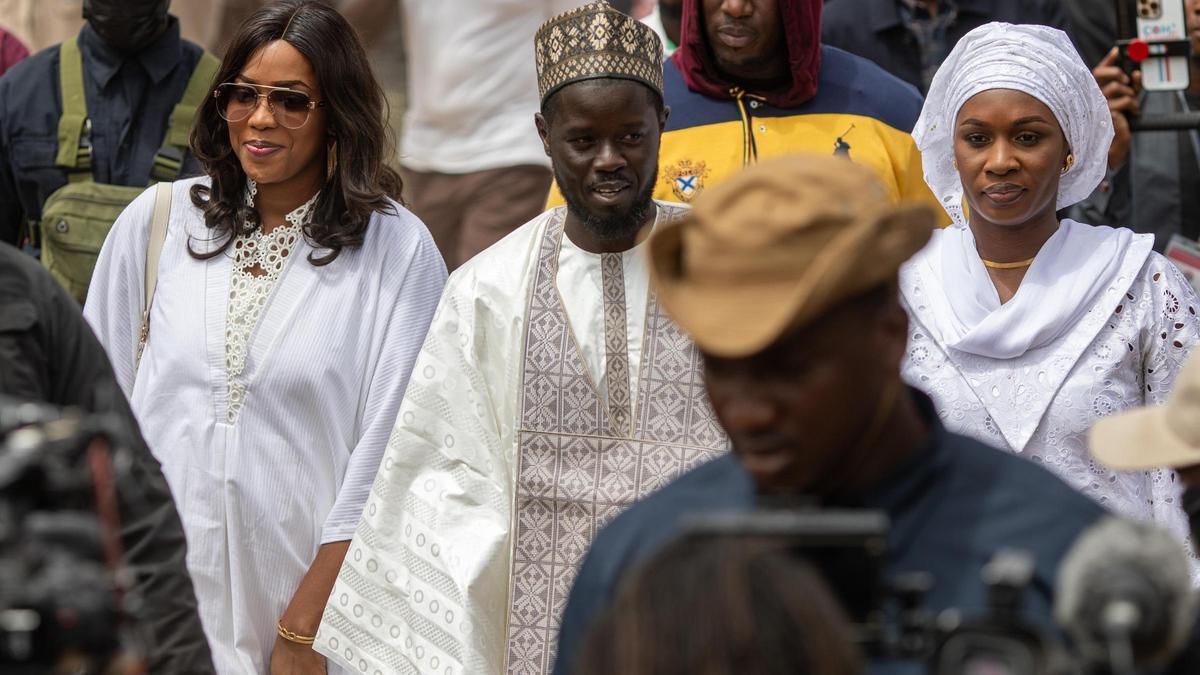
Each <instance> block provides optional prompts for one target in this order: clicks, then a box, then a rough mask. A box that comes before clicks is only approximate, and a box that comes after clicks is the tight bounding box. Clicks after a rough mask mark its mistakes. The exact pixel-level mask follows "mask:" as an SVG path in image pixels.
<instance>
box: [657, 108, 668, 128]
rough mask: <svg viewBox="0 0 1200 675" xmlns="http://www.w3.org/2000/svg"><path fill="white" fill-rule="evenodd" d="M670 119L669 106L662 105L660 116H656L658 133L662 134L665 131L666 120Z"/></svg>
mask: <svg viewBox="0 0 1200 675" xmlns="http://www.w3.org/2000/svg"><path fill="white" fill-rule="evenodd" d="M670 117H671V106H669V105H664V106H663V109H662V114H660V115H659V116H658V133H660V134H661V133H662V132H664V131H666V129H667V120H668V119H670Z"/></svg>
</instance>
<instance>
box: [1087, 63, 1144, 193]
mask: <svg viewBox="0 0 1200 675" xmlns="http://www.w3.org/2000/svg"><path fill="white" fill-rule="evenodd" d="M1118 56H1119V52H1118V50H1117V48H1116V47H1113V49H1112V51H1110V52H1109V53H1108V55H1107V56H1105V57H1104V60H1103V61H1101V62H1100V65H1098V66H1096V68H1095V69H1094V70H1093V71H1092V77H1095V78H1096V84H1098V85H1100V91H1102V92H1103V93H1104V98H1106V99H1108V112H1109V114H1111V115H1112V121H1113V132H1114V135H1113V142H1112V146H1111V147H1110V148H1109V149H1108V169H1109V171H1115V170H1117V169H1119V168H1121V166H1122V165H1123V164H1125V160H1127V159H1129V145H1130V141H1131V140H1132V138H1133V130H1132V129H1131V128H1130V127H1129V117H1128V115H1134V116H1137V115H1140V114H1141V112H1142V107H1141V102H1140V101H1139V100H1138V96H1139V95H1140V94H1141V90H1142V73H1141V71H1135V72H1134V73H1133V77H1132V78H1130V77H1129V75H1126V74H1125V71H1123V70H1121V67H1120V66H1118V65H1117V57H1118Z"/></svg>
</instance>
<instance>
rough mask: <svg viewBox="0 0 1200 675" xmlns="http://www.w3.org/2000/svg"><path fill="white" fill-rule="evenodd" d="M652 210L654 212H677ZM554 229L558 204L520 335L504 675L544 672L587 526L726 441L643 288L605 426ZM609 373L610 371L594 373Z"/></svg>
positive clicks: (689, 352)
mask: <svg viewBox="0 0 1200 675" xmlns="http://www.w3.org/2000/svg"><path fill="white" fill-rule="evenodd" d="M659 208H660V209H664V210H665V211H666V213H664V214H663V215H662V216H661V217H663V218H673V217H677V216H678V215H679V210H677V209H666V207H663V206H660V207H659ZM562 226H563V215H562V212H561V211H560V212H559V213H558V214H556V215H554V216H552V220H551V222H550V224H548V225H547V228H546V234H545V239H544V240H543V244H542V247H541V250H540V254H539V262H538V265H537V273H536V277H535V280H534V288H533V291H532V296H531V298H530V305H529V307H530V309H529V315H528V328H527V335H526V356H525V366H524V380H523V387H522V389H523V391H522V401H523V402H522V421H521V433H520V441H519V447H518V468H517V498H516V505H515V506H516V532H515V534H514V546H513V568H512V570H513V571H512V575H513V576H512V579H511V581H510V583H511V588H510V598H511V605H510V608H509V620H508V649H507V653H506V654H507V655H506V660H507V672H509V673H520V674H523V675H540V674H542V673H548V672H550V670H551V668H552V666H553V664H554V657H555V641H556V638H557V633H558V625H559V620H560V617H561V616H562V610H563V607H564V606H565V604H566V599H567V594H568V593H569V591H570V588H571V584H572V582H573V581H574V578H575V574H576V568H577V567H578V565H579V563H580V561H581V560H582V558H583V555H584V553H585V552H586V551H587V547H588V545H589V544H590V543H591V540H592V538H593V537H594V536H595V535H596V532H597V531H598V530H599V529H600V528H601V527H603V526H604V524H606V523H607V522H608V521H609V520H611V519H612V518H613V517H615V516H616V515H617V514H618V513H620V511H621V510H623V509H625V508H626V507H628V506H629V505H630V504H631V503H633V502H634V501H636V500H637V499H640V498H641V497H643V496H645V495H647V494H649V493H650V492H652V491H654V490H656V489H658V488H659V487H661V486H662V485H664V484H666V483H667V482H669V481H670V480H671V479H673V478H675V477H676V476H678V475H679V474H681V473H683V472H684V471H687V470H688V469H690V468H692V467H694V466H696V465H698V464H700V463H702V462H704V461H707V460H708V459H711V458H712V457H715V456H716V455H717V454H718V453H720V452H721V451H722V450H724V449H725V447H726V441H725V437H724V435H723V434H722V433H721V432H720V430H719V427H718V426H717V424H716V419H715V416H714V415H713V413H712V410H711V408H710V407H709V405H708V400H707V398H706V397H705V395H704V390H703V383H702V381H701V369H700V357H699V353H698V352H697V350H696V349H695V347H694V346H693V345H692V343H691V341H690V340H688V339H687V337H686V336H685V335H683V333H682V331H680V330H679V329H678V328H677V327H676V326H675V325H674V324H673V323H672V322H671V321H670V320H669V319H668V318H667V317H666V315H665V313H663V312H662V310H661V308H660V307H659V306H658V303H657V301H656V299H655V298H654V297H653V296H651V297H650V298H649V303H648V309H647V316H646V329H645V339H644V341H643V345H644V346H643V353H642V359H641V373H640V374H639V380H638V387H637V391H638V400H637V402H636V405H634V406H633V409H634V411H635V412H636V414H635V415H634V417H633V419H632V420H631V422H632V424H631V427H632V429H633V433H632V434H630V433H628V432H622V433H616V432H615V429H614V425H613V423H612V418H611V417H610V416H609V414H608V410H606V408H605V406H604V405H603V403H602V401H601V399H600V397H599V396H598V394H597V392H596V389H595V385H594V384H593V383H592V381H591V380H590V377H589V376H588V374H587V371H586V368H585V366H584V364H583V360H582V358H581V357H580V356H579V353H578V349H577V347H576V346H575V343H574V340H573V338H572V337H571V334H570V328H569V325H568V323H567V318H566V312H565V311H564V310H563V308H562V304H561V302H560V300H559V296H558V290H557V288H556V287H555V285H554V279H555V276H556V274H557V267H558V265H557V262H558V255H559V248H558V242H559V241H560V237H561V236H562V235H561V233H562ZM606 295H607V292H606ZM613 295H614V299H615V289H614V290H613ZM622 296H623V290H622ZM607 299H608V298H607V297H606V300H607ZM621 306H622V307H624V298H623V297H622V302H621ZM606 318H607V317H606ZM606 332H607V331H606ZM609 348H610V347H609V346H608V345H606V349H609ZM626 363H627V361H626ZM626 367H628V366H626ZM614 378H618V379H619V377H618V376H617V374H615V373H613V372H611V371H610V372H609V373H608V376H607V378H606V379H607V380H608V381H609V382H613V381H614ZM624 381H626V382H628V377H627V376H626V377H625V380H624ZM612 394H613V392H612V390H611V389H610V390H609V397H610V400H611V397H612ZM628 428H630V427H626V429H628Z"/></svg>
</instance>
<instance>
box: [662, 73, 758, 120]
mask: <svg viewBox="0 0 1200 675" xmlns="http://www.w3.org/2000/svg"><path fill="white" fill-rule="evenodd" d="M663 103H664V104H666V106H667V107H669V108H670V109H671V114H670V116H669V117H667V128H666V129H665V130H664V133H669V132H672V131H680V130H683V129H691V128H693V127H701V126H705V125H709V124H719V123H721V122H731V121H734V120H738V119H740V113H738V111H737V106H736V105H734V104H733V102H732V101H730V100H723V99H717V98H713V97H711V96H706V95H704V94H701V93H699V92H695V91H692V90H691V89H689V88H688V86H687V81H686V80H684V78H683V73H682V72H681V71H680V70H679V64H678V63H677V62H676V59H675V58H674V57H670V58H668V59H667V60H666V61H665V62H664V63H663Z"/></svg>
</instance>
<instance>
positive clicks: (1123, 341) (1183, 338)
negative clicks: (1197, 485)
mask: <svg viewBox="0 0 1200 675" xmlns="http://www.w3.org/2000/svg"><path fill="white" fill-rule="evenodd" d="M1146 245H1147V246H1148V245H1149V244H1148V243H1147V244H1146ZM920 256H921V254H918V257H917V258H914V261H916V260H918V259H919V258H920ZM1143 260H1144V262H1143ZM924 269H925V268H924V267H922V266H921V265H920V264H914V263H913V262H910V263H908V264H907V265H906V266H905V267H904V268H903V270H902V271H901V275H900V285H901V292H902V295H903V300H904V304H905V306H906V309H907V310H908V313H909V317H910V319H911V321H910V326H909V341H908V354H907V356H906V358H905V361H904V364H903V373H904V376H905V378H906V379H907V380H908V381H909V383H910V384H912V385H913V386H915V387H917V388H919V389H921V390H923V391H925V392H926V393H928V394H929V395H930V396H931V397H932V398H933V400H934V404H935V405H936V406H937V410H938V415H939V417H941V419H942V422H943V423H944V424H945V425H946V427H947V428H948V429H950V430H952V431H954V432H957V433H960V434H964V435H967V436H971V437H973V438H976V439H979V440H980V441H983V442H984V443H987V444H989V445H992V446H995V447H998V448H1002V449H1005V450H1008V451H1010V452H1013V453H1016V454H1018V455H1020V456H1022V457H1025V458H1027V459H1029V460H1031V461H1034V462H1037V463H1040V464H1042V465H1044V466H1045V467H1046V468H1047V469H1049V470H1051V471H1053V472H1054V473H1056V474H1057V475H1058V476H1059V477H1060V478H1062V479H1063V480H1064V481H1066V482H1067V483H1068V484H1069V485H1071V486H1072V487H1074V488H1075V489H1077V490H1079V491H1080V492H1082V493H1084V494H1086V495H1088V496H1089V497H1092V498H1093V499H1095V500H1096V501H1098V502H1100V503H1101V504H1103V505H1104V506H1106V507H1108V508H1109V509H1111V510H1113V511H1115V512H1117V513H1119V514H1121V515H1124V516H1128V517H1131V518H1135V519H1139V520H1146V521H1154V522H1155V523H1157V524H1159V525H1161V526H1163V527H1166V528H1167V529H1169V530H1170V531H1171V532H1173V533H1174V534H1176V535H1177V536H1178V537H1179V538H1180V540H1181V541H1183V540H1186V539H1187V536H1188V526H1187V518H1186V516H1185V515H1184V513H1183V511H1182V508H1181V506H1180V502H1179V496H1180V493H1181V486H1180V485H1179V483H1178V482H1177V480H1176V478H1175V475H1174V473H1173V472H1171V471H1169V470H1155V471H1145V472H1140V471H1139V472H1120V471H1113V470H1111V469H1108V468H1106V467H1104V466H1102V465H1100V464H1098V463H1097V462H1096V461H1095V460H1093V459H1092V455H1091V452H1090V451H1089V450H1088V444H1087V433H1088V430H1089V429H1091V427H1092V425H1093V424H1094V423H1095V421H1096V420H1097V419H1099V418H1100V417H1103V416H1105V415H1109V414H1112V413H1114V412H1118V411H1121V410H1126V409H1129V408H1135V407H1138V406H1142V405H1156V404H1159V403H1162V402H1163V401H1165V400H1166V396H1167V393H1168V392H1169V391H1170V389H1171V386H1172V385H1173V384H1174V382H1175V377H1176V375H1177V374H1178V372H1179V370H1180V368H1181V366H1182V364H1183V362H1184V360H1185V359H1186V357H1187V355H1188V353H1189V351H1190V350H1191V349H1192V346H1193V345H1194V344H1195V342H1196V339H1197V336H1198V335H1200V317H1198V316H1197V312H1200V301H1198V300H1197V298H1196V295H1195V293H1193V292H1192V290H1191V287H1190V286H1189V285H1188V283H1187V281H1186V280H1185V279H1184V278H1183V275H1181V274H1180V273H1179V271H1178V270H1177V269H1176V268H1175V266H1174V265H1172V264H1171V263H1170V262H1168V261H1167V259H1166V258H1163V257H1162V256H1160V255H1158V254H1157V253H1150V254H1149V256H1148V257H1145V258H1136V259H1134V260H1132V261H1129V263H1128V264H1126V265H1124V267H1123V269H1122V270H1121V273H1120V275H1119V276H1118V277H1117V278H1116V279H1115V281H1114V283H1112V284H1110V286H1109V287H1108V288H1107V289H1106V291H1105V292H1103V293H1102V294H1101V295H1100V296H1099V299H1098V300H1097V301H1096V302H1095V303H1094V305H1093V306H1092V307H1091V309H1090V311H1088V312H1087V313H1086V314H1085V315H1084V316H1083V318H1082V319H1081V320H1080V321H1078V322H1077V323H1076V324H1075V325H1074V326H1073V327H1071V328H1070V330H1068V331H1067V332H1066V333H1065V334H1064V335H1062V336H1061V337H1060V338H1058V339H1056V340H1055V341H1053V342H1051V343H1050V344H1048V345H1046V346H1044V347H1040V348H1036V349H1031V350H1029V351H1028V352H1026V353H1024V354H1022V355H1020V356H1018V357H1015V358H1011V359H996V358H988V357H985V356H980V355H976V354H969V353H967V352H963V351H959V350H956V349H953V348H951V347H948V346H946V345H945V344H942V343H941V341H940V340H939V339H938V337H937V335H938V332H937V330H936V329H935V328H934V326H935V325H936V319H935V318H934V315H933V308H932V307H931V305H932V302H931V301H930V296H933V295H935V294H941V293H943V290H942V289H940V288H938V287H936V285H935V284H932V283H931V279H930V278H929V275H928V274H923V272H922V270H924ZM1189 550H1190V549H1189Z"/></svg>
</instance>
